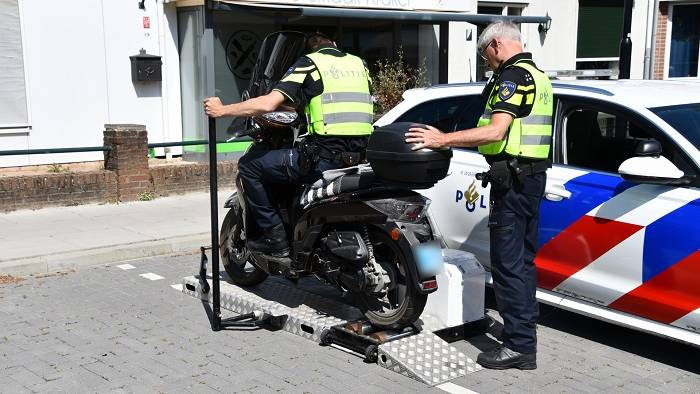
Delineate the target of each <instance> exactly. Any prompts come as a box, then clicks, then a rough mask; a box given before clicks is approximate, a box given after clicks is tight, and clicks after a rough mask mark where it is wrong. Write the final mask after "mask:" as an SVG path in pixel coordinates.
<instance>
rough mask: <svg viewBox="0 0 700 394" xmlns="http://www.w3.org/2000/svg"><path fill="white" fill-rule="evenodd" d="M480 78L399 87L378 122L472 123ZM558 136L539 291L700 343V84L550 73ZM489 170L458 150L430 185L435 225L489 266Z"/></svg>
mask: <svg viewBox="0 0 700 394" xmlns="http://www.w3.org/2000/svg"><path fill="white" fill-rule="evenodd" d="M483 87H484V85H483V84H451V85H440V86H435V87H430V88H425V89H414V90H409V91H407V92H405V93H404V96H403V97H404V100H403V101H402V102H401V103H400V104H399V105H397V106H396V107H395V108H393V109H392V110H391V111H389V112H387V113H386V114H385V115H384V116H383V117H382V118H381V119H379V120H378V121H377V123H376V125H377V126H382V125H386V124H388V123H392V122H417V123H423V124H429V125H433V126H435V127H437V128H439V129H441V130H443V131H446V132H449V131H455V130H462V129H467V128H470V127H474V126H475V125H476V123H477V120H478V118H479V115H480V114H481V113H482V112H483V108H484V102H483V100H482V98H481V96H480V93H481V90H482V89H483ZM553 88H554V97H553V99H554V101H555V103H554V108H555V111H554V112H555V113H554V135H553V143H552V150H551V152H550V156H551V160H552V162H553V166H552V168H550V169H549V170H548V171H547V186H546V190H545V195H544V198H543V199H542V205H541V209H540V227H539V249H538V253H537V256H536V260H535V262H536V265H537V269H538V291H537V296H538V299H539V300H540V301H542V302H545V303H548V304H553V305H557V306H559V307H561V308H565V309H569V310H573V311H576V312H579V313H582V314H585V315H589V316H592V317H596V318H600V319H603V320H606V321H610V322H614V323H616V324H621V325H624V326H628V327H631V328H635V329H639V330H643V331H647V332H651V333H654V334H658V335H661V336H666V337H669V338H673V339H676V340H680V341H683V342H687V343H691V344H694V345H696V346H698V345H700V177H698V175H700V93H698V88H700V84H696V83H688V82H674V81H566V82H564V81H562V82H554V83H553ZM487 169H488V166H487V163H486V161H485V160H484V158H483V157H482V156H481V155H480V154H479V153H478V152H477V151H476V149H467V148H465V149H454V156H453V158H452V162H451V166H450V173H449V175H448V177H447V178H445V179H444V180H442V181H440V182H438V183H437V184H436V185H435V186H434V187H433V188H432V189H429V190H426V191H424V193H425V195H426V196H427V197H429V198H430V199H431V200H432V204H431V205H430V208H429V214H430V217H431V220H432V221H433V223H434V228H435V229H437V231H438V232H439V234H440V235H441V236H442V238H443V239H444V241H445V243H446V244H447V246H448V247H449V248H454V249H462V250H466V251H470V252H472V253H474V254H475V255H476V256H477V257H478V258H479V260H480V261H481V262H482V263H483V264H484V265H485V266H486V267H488V265H489V257H488V255H489V232H488V227H487V223H488V220H487V217H488V212H489V203H488V201H489V187H488V186H487V187H482V184H481V181H478V180H476V179H475V174H477V173H480V172H483V171H486V170H487Z"/></svg>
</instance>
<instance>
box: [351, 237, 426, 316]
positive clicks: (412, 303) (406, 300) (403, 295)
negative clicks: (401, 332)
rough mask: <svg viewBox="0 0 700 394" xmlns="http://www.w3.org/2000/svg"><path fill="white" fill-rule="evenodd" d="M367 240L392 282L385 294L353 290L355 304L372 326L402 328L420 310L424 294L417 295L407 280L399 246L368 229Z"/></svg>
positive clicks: (405, 262) (407, 274)
mask: <svg viewBox="0 0 700 394" xmlns="http://www.w3.org/2000/svg"><path fill="white" fill-rule="evenodd" d="M370 241H371V242H372V246H373V248H374V256H375V259H376V260H377V262H378V263H379V264H380V265H381V266H382V267H383V268H384V269H385V270H387V272H389V276H390V277H391V280H392V284H391V285H390V286H389V290H388V291H387V293H386V296H384V297H381V298H380V297H379V296H377V295H373V294H369V293H356V296H357V300H358V306H359V308H360V310H361V311H362V313H364V315H365V317H366V318H367V319H368V320H369V321H370V322H371V323H372V324H373V325H375V326H377V327H381V328H387V329H395V328H403V327H407V326H409V325H411V324H413V323H414V322H415V321H416V320H418V318H419V317H420V315H421V313H423V309H424V308H425V303H426V302H427V301H428V295H427V294H420V293H419V292H418V290H417V289H416V287H415V286H414V285H413V284H412V283H411V280H410V274H409V273H408V267H407V266H406V265H407V264H408V261H407V259H406V257H405V256H404V254H403V252H402V251H401V248H399V247H398V245H397V244H396V243H395V242H393V241H391V239H390V238H389V236H388V235H387V234H385V233H384V232H382V231H379V230H374V231H371V232H370Z"/></svg>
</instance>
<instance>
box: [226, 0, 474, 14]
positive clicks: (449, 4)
mask: <svg viewBox="0 0 700 394" xmlns="http://www.w3.org/2000/svg"><path fill="white" fill-rule="evenodd" d="M245 2H250V3H264V4H287V5H309V6H318V7H344V8H369V9H372V8H374V9H392V10H393V9H395V10H423V11H471V10H476V4H474V2H475V0H274V1H266V0H248V1H242V0H239V1H237V3H245Z"/></svg>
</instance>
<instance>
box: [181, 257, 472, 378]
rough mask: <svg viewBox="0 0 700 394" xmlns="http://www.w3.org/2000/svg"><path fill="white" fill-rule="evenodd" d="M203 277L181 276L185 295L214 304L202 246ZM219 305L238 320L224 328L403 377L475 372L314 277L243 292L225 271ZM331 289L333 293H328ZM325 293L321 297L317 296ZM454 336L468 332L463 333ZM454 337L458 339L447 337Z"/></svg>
mask: <svg viewBox="0 0 700 394" xmlns="http://www.w3.org/2000/svg"><path fill="white" fill-rule="evenodd" d="M200 250H201V252H202V260H201V262H200V269H199V275H197V276H189V277H185V278H183V286H182V291H183V293H185V294H188V295H190V296H193V297H195V298H199V299H201V300H204V301H207V302H210V303H212V302H213V301H214V299H213V294H212V292H211V291H210V289H211V286H212V284H211V283H210V282H212V278H211V277H209V276H207V275H206V264H207V256H206V250H208V248H206V247H202V248H200ZM219 279H223V280H220V284H219V286H220V291H219V295H220V305H221V308H222V309H226V310H229V311H231V312H235V313H236V314H238V316H235V317H233V318H227V319H220V328H221V329H251V328H253V329H254V328H258V327H266V326H267V327H271V328H274V329H281V330H284V331H287V332H290V333H292V334H295V335H299V336H301V337H304V338H307V339H310V340H312V341H314V342H316V343H318V344H320V345H322V346H332V347H336V348H340V349H342V350H344V351H347V352H349V353H353V354H356V355H358V356H360V357H362V358H364V360H365V361H366V362H370V363H377V364H378V365H379V366H381V367H383V368H386V369H390V370H392V371H394V372H397V373H400V374H402V375H404V376H407V377H410V378H412V379H415V380H418V381H420V382H423V383H425V384H428V385H437V384H441V383H444V382H447V381H449V380H452V379H454V378H457V377H460V376H464V375H466V374H468V373H471V372H475V371H477V370H479V369H481V367H479V366H478V365H477V364H476V363H475V362H474V360H472V359H471V358H469V357H467V356H466V355H465V354H464V353H462V352H460V351H459V350H458V349H456V348H455V347H454V346H451V345H450V344H449V343H447V342H446V341H445V340H443V339H442V338H440V336H438V335H437V334H436V333H434V332H432V331H431V330H430V327H429V325H430V324H421V321H420V320H419V323H418V324H414V325H413V326H410V327H407V328H405V329H403V330H382V329H377V328H376V327H373V326H372V325H371V324H369V323H368V322H367V321H366V320H365V319H364V316H363V315H362V313H361V312H360V311H359V310H358V309H357V308H355V307H352V306H350V305H348V304H347V301H346V300H340V299H339V297H338V294H337V292H335V291H334V289H333V288H331V287H330V286H326V285H321V286H317V285H315V279H313V278H302V279H301V280H300V281H299V283H298V285H296V286H295V285H293V284H292V283H291V282H289V281H287V280H284V279H281V278H278V277H269V278H267V279H266V280H265V281H264V282H263V283H261V284H259V285H258V286H256V287H255V288H252V289H243V288H240V287H238V286H236V285H234V284H232V283H229V282H228V281H227V280H226V279H228V277H227V276H226V274H225V273H221V275H220V277H219ZM329 291H333V294H326V293H327V292H329ZM319 293H321V294H319ZM450 332H464V330H463V329H461V328H459V329H458V330H456V331H455V330H452V331H450ZM447 336H450V337H453V338H452V339H456V337H457V336H458V335H455V334H450V335H447Z"/></svg>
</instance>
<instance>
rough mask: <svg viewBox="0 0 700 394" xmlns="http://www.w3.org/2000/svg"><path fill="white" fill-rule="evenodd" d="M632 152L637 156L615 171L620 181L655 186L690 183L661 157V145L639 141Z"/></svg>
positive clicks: (668, 161) (689, 179) (655, 142)
mask: <svg viewBox="0 0 700 394" xmlns="http://www.w3.org/2000/svg"><path fill="white" fill-rule="evenodd" d="M634 152H635V153H636V154H637V155H638V156H635V157H631V158H629V159H627V160H625V161H623V162H622V164H620V167H619V168H618V170H617V171H618V172H619V173H620V175H621V176H622V179H624V180H626V181H630V182H635V183H651V184H657V185H687V184H689V183H690V182H691V181H692V178H691V177H687V176H685V173H683V171H681V170H679V169H678V167H676V166H675V165H674V164H673V163H671V161H670V160H668V159H667V158H665V157H663V156H661V144H659V142H658V141H655V140H647V141H640V142H639V143H638V144H637V146H636V147H635V150H634Z"/></svg>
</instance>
